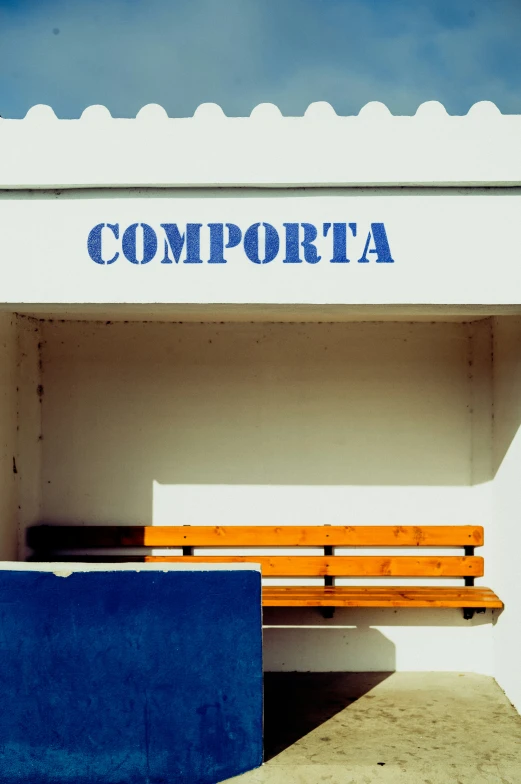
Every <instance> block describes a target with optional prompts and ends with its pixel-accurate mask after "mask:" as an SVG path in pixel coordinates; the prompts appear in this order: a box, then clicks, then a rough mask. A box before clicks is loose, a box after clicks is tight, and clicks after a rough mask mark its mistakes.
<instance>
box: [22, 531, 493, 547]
mask: <svg viewBox="0 0 521 784" xmlns="http://www.w3.org/2000/svg"><path fill="white" fill-rule="evenodd" d="M483 540H484V537H483V527H482V526H476V525H441V526H432V525H431V526H383V525H375V526H339V525H332V526H329V525H326V526H324V525H314V526H288V525H286V526H243V525H240V526H199V525H194V526H92V525H89V526H46V525H41V526H35V527H33V528H31V529H29V533H28V544H29V546H30V547H33V548H34V549H36V550H46V549H47V550H59V549H63V550H65V549H72V548H78V549H81V548H83V547H85V548H89V547H183V546H192V547H299V546H306V547H325V546H333V547H335V546H336V547H479V546H481V545H482V544H483Z"/></svg>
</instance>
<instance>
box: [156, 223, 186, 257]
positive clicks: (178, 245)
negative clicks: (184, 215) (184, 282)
mask: <svg viewBox="0 0 521 784" xmlns="http://www.w3.org/2000/svg"><path fill="white" fill-rule="evenodd" d="M161 228H162V229H163V231H164V232H165V234H166V239H165V255H164V257H163V260H162V261H161V264H172V263H173V262H172V259H171V258H170V256H169V255H168V248H169V247H170V250H171V251H172V255H173V257H174V260H175V263H176V264H179V259H180V258H181V251H182V250H183V245H184V244H185V235H184V234H181V232H180V231H179V229H178V228H177V223H161Z"/></svg>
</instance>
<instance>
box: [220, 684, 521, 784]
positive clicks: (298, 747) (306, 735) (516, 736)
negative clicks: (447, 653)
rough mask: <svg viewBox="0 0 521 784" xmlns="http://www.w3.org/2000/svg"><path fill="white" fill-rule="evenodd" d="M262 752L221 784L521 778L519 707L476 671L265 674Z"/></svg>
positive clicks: (503, 781)
mask: <svg viewBox="0 0 521 784" xmlns="http://www.w3.org/2000/svg"><path fill="white" fill-rule="evenodd" d="M520 677H521V676H520ZM265 759H266V763H265V764H264V765H263V766H262V768H259V769H257V770H254V771H251V772H250V773H245V774H244V775H242V776H238V777H236V778H234V779H229V780H228V784H232V782H233V784H318V783H319V782H328V784H373V782H374V784H521V716H520V715H519V714H518V713H517V711H516V710H515V709H514V708H513V707H512V705H511V704H510V703H509V702H508V700H507V698H506V697H505V695H504V693H503V692H502V691H501V689H500V688H499V687H498V685H497V684H496V682H495V681H494V680H493V679H492V678H489V677H486V676H483V675H472V674H459V673H392V674H388V673H340V674H339V673H267V674H266V679H265Z"/></svg>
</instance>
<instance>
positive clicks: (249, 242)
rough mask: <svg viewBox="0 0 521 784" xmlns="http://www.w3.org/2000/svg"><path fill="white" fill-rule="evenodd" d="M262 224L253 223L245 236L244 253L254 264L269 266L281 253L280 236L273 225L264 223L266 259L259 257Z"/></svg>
mask: <svg viewBox="0 0 521 784" xmlns="http://www.w3.org/2000/svg"><path fill="white" fill-rule="evenodd" d="M260 225H261V224H260V223H253V224H252V225H251V226H250V227H249V229H247V230H246V233H245V235H244V251H245V253H246V255H247V257H248V258H249V260H250V261H253V263H254V264H268V262H270V261H273V259H274V258H275V256H276V255H277V253H278V252H279V244H280V243H279V235H278V233H277V230H276V229H275V228H274V227H273V226H272V225H271V223H263V224H262V225H263V226H264V232H265V237H264V259H261V258H260V256H259V227H260Z"/></svg>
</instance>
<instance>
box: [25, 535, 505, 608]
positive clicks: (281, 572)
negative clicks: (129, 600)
mask: <svg viewBox="0 0 521 784" xmlns="http://www.w3.org/2000/svg"><path fill="white" fill-rule="evenodd" d="M27 541H28V545H29V546H30V547H31V548H33V550H34V555H33V556H32V557H31V560H41V561H88V562H93V561H97V562H115V561H127V562H128V561H141V562H142V561H168V562H181V563H189V562H190V563H208V562H223V563H227V562H228V563H229V562H253V563H259V564H260V565H261V568H262V574H263V576H264V577H321V578H324V585H313V586H309V587H306V586H294V585H286V586H280V587H279V586H274V585H266V586H264V587H263V595H262V603H263V605H264V606H265V607H303V606H306V607H321V608H325V609H324V614H325V615H327V616H330V615H331V614H332V609H331V608H335V607H457V608H461V609H463V611H464V616H465V618H472V616H473V614H474V612H476V611H477V612H484V611H485V610H486V609H489V608H490V609H501V608H502V607H503V602H502V601H501V600H500V599H499V598H498V597H497V596H496V594H495V593H494V592H493V591H492V590H491V589H490V588H484V587H483V586H481V585H480V586H475V585H474V579H475V578H476V577H481V576H483V573H484V562H483V558H482V557H480V556H476V555H474V548H475V547H479V546H481V545H482V544H483V528H482V527H481V526H423V527H422V526H404V527H396V526H354V527H353V526H327V525H326V526H305V527H301V526H229V527H220V526H218V527H215V526H124V527H121V526H48V525H41V526H35V527H33V528H30V529H29V530H28V539H27ZM145 547H146V548H168V547H176V548H180V547H181V548H182V552H183V555H149V554H145V555H124V554H123V555H122V554H119V555H109V554H104V553H103V549H109V548H111V549H116V548H118V549H119V548H120V549H123V550H124V549H125V548H145ZM198 547H204V548H216V551H215V554H214V555H194V548H198ZM224 547H226V548H250V547H251V548H261V547H262V548H278V547H287V548H299V547H306V548H321V550H322V551H323V553H322V554H320V555H307V554H304V555H256V554H255V553H251V554H249V555H222V554H220V555H219V549H218V548H224ZM336 547H345V548H353V549H355V551H356V548H362V547H363V548H389V549H391V550H392V548H397V547H399V548H413V549H414V552H411V553H410V554H407V555H394V554H390V555H356V554H349V555H335V554H334V548H336ZM429 548H461V549H462V550H463V553H462V554H460V555H452V554H450V555H433V554H431V553H430V552H429ZM93 549H97V550H101V551H102V553H101V554H100V553H99V552H98V553H92V552H91V553H89V552H88V551H89V550H93ZM71 551H80V552H81V553H82V554H81V555H77V554H72V553H71ZM85 551H86V552H87V553H88V554H87V555H85V554H84V553H85ZM418 551H419V552H418ZM335 577H350V578H361V577H362V578H367V577H370V578H375V577H390V578H407V579H408V580H409V579H410V578H425V577H429V578H432V577H435V578H461V579H462V580H463V581H464V582H463V585H461V586H459V587H446V586H443V585H430V586H425V585H423V586H421V585H420V586H418V585H417V586H414V585H411V584H408V585H389V586H385V585H356V586H355V585H349V586H336V585H334V578H335Z"/></svg>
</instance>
